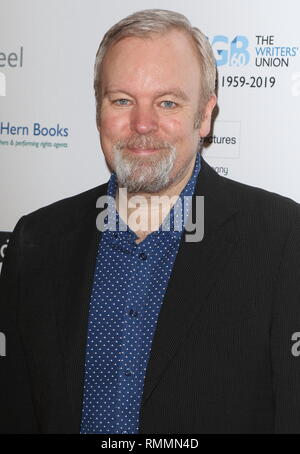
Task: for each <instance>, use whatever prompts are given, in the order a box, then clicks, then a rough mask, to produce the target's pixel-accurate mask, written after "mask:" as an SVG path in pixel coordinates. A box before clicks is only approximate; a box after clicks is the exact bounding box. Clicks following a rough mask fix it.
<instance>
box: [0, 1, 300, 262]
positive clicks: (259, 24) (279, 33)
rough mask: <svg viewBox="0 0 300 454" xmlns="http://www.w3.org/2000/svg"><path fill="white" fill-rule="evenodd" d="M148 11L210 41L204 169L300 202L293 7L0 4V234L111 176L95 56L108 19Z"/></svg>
mask: <svg viewBox="0 0 300 454" xmlns="http://www.w3.org/2000/svg"><path fill="white" fill-rule="evenodd" d="M146 8H164V9H172V10H175V11H178V12H181V13H183V14H185V15H186V16H187V17H188V18H189V19H190V20H191V22H192V24H193V25H195V26H197V27H199V28H200V29H201V30H202V31H204V32H205V33H206V35H207V36H208V38H209V39H210V41H211V42H212V43H213V47H214V51H215V57H216V60H217V61H218V71H219V103H218V106H219V113H218V115H217V118H216V122H215V127H214V132H213V136H212V137H211V138H210V139H209V141H211V142H212V143H211V145H210V146H209V147H208V148H206V149H205V151H204V156H205V157H206V159H207V161H208V162H209V164H211V165H212V166H213V167H214V168H215V169H216V170H217V171H218V172H219V173H220V174H222V175H224V176H225V177H228V178H231V179H234V180H238V181H241V182H244V183H247V184H250V185H253V186H260V187H262V188H265V189H267V190H270V191H273V192H277V193H279V194H282V195H285V196H287V197H290V198H293V199H295V200H297V201H298V202H300V182H299V174H300V159H299V151H300V150H299V144H300V133H299V129H300V123H299V118H300V115H299V114H300V54H299V52H300V51H299V43H300V31H299V17H300V2H299V1H298V0H285V1H280V2H279V1H278V2H277V1H274V0H263V1H260V0H226V1H224V0H210V1H209V2H208V1H199V0H185V1H180V0H159V1H154V0H149V1H148V0H139V1H135V0H126V1H123V0H110V1H109V2H107V1H102V0H51V1H49V0H26V1H21V0H19V1H18V0H0V18H1V27H0V184H1V190H0V205H1V215H0V231H2V232H10V231H12V230H13V227H14V225H15V224H16V222H17V220H18V219H19V218H20V217H21V216H22V215H23V214H27V213H29V212H31V211H33V210H35V209H37V208H40V207H42V206H44V205H47V204H49V203H52V202H54V201H56V200H59V199H62V198H64V197H67V196H70V195H73V194H77V193H79V192H82V191H84V190H86V189H89V188H91V187H93V186H96V185H98V184H101V183H104V182H105V181H107V179H108V177H109V171H108V169H107V168H106V165H105V161H104V158H103V155H102V152H101V150H100V145H99V138H98V132H97V129H96V125H95V103H94V93H93V65H94V58H95V54H96V51H97V48H98V46H99V43H100V40H101V38H102V36H103V34H104V33H105V31H106V30H107V29H108V28H109V27H110V26H111V25H112V24H114V23H115V22H117V21H118V20H120V19H121V18H123V17H125V16H126V15H128V14H129V13H132V12H134V11H137V10H141V9H146ZM220 142H221V143H220ZM2 246H3V243H2ZM0 248H1V244H0ZM3 250H4V249H3ZM2 255H3V254H2ZM0 256H1V249H0Z"/></svg>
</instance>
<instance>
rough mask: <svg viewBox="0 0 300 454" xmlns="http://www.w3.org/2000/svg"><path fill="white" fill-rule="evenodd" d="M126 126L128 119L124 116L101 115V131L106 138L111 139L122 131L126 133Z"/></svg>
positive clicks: (105, 113) (104, 113)
mask: <svg viewBox="0 0 300 454" xmlns="http://www.w3.org/2000/svg"><path fill="white" fill-rule="evenodd" d="M128 124H129V123H128V118H127V116H125V115H114V114H112V113H108V112H103V113H102V114H101V129H102V133H103V135H104V136H105V137H107V138H112V139H113V138H114V137H115V136H118V135H119V134H120V133H122V132H123V131H126V130H127V129H128Z"/></svg>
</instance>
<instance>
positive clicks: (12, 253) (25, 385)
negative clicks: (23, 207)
mask: <svg viewBox="0 0 300 454" xmlns="http://www.w3.org/2000/svg"><path fill="white" fill-rule="evenodd" d="M25 219H26V217H25V216H23V217H22V218H21V219H20V220H19V221H18V223H17V225H16V226H15V229H14V231H13V233H12V235H11V238H10V241H9V244H8V247H7V250H6V255H5V259H4V262H3V265H2V271H1V275H0V335H1V356H0V433H3V434H8V433H10V434H17V433H38V425H37V421H36V418H35V414H34V408H33V404H32V399H31V390H30V379H29V375H28V370H27V366H26V358H25V356H24V352H23V349H22V341H21V339H20V337H19V331H18V306H19V304H21V303H22V302H21V300H20V292H21V275H22V267H24V266H26V264H25V263H23V256H22V235H23V229H24V223H25Z"/></svg>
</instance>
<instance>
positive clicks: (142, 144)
mask: <svg viewBox="0 0 300 454" xmlns="http://www.w3.org/2000/svg"><path fill="white" fill-rule="evenodd" d="M115 146H116V148H117V149H119V150H122V149H123V148H129V149H131V148H141V149H145V150H146V149H150V148H151V149H153V150H160V149H162V148H167V149H169V150H170V149H172V148H173V145H172V144H171V143H169V142H167V141H165V140H158V139H157V138H155V137H151V136H143V135H139V136H134V137H131V138H130V139H127V140H118V141H117V142H116V143H115Z"/></svg>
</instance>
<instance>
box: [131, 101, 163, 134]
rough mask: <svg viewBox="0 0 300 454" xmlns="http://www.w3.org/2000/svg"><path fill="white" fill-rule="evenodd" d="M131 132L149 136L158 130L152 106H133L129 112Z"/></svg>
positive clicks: (155, 113)
mask: <svg viewBox="0 0 300 454" xmlns="http://www.w3.org/2000/svg"><path fill="white" fill-rule="evenodd" d="M131 130H132V131H133V132H136V133H138V134H149V133H153V132H156V131H157V130H158V116H157V112H155V109H154V108H153V107H152V106H148V107H146V106H135V108H134V109H133V110H132V111H131Z"/></svg>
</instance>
